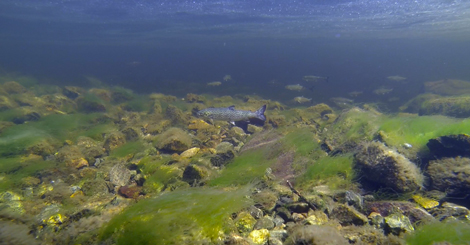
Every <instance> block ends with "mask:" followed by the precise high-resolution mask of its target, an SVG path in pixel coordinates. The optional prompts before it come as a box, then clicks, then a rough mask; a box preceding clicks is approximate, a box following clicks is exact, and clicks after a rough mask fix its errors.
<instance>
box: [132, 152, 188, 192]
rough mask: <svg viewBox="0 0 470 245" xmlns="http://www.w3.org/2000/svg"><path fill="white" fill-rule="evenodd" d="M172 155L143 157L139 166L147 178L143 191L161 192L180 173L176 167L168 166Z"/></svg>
mask: <svg viewBox="0 0 470 245" xmlns="http://www.w3.org/2000/svg"><path fill="white" fill-rule="evenodd" d="M170 160H171V158H170V157H153V156H152V157H151V156H147V157H144V158H142V159H141V160H140V161H139V163H138V167H139V170H140V171H141V173H142V175H143V176H144V178H145V182H144V184H143V191H144V192H145V193H147V194H151V193H159V192H160V191H162V190H163V189H164V188H165V187H166V186H167V185H168V184H169V182H170V181H171V180H173V179H176V177H177V176H178V175H179V172H178V169H177V168H176V167H171V166H168V165H167V164H168V162H169V161H170Z"/></svg>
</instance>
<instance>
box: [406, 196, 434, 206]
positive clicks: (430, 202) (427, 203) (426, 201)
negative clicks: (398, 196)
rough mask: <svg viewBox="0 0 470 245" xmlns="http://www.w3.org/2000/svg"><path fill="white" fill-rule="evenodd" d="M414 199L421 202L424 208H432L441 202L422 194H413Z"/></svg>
mask: <svg viewBox="0 0 470 245" xmlns="http://www.w3.org/2000/svg"><path fill="white" fill-rule="evenodd" d="M412 198H413V200H414V201H415V202H416V203H417V204H419V205H420V206H421V207H423V208H424V209H432V208H435V207H437V206H439V202H438V201H435V200H433V199H430V198H427V197H424V196H421V195H413V196H412Z"/></svg>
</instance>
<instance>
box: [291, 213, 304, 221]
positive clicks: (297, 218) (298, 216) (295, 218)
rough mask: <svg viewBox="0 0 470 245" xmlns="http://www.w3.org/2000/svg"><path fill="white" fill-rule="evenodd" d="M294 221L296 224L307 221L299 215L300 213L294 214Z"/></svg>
mask: <svg viewBox="0 0 470 245" xmlns="http://www.w3.org/2000/svg"><path fill="white" fill-rule="evenodd" d="M292 220H293V221H295V222H300V221H302V220H305V216H303V215H302V214H299V213H293V214H292Z"/></svg>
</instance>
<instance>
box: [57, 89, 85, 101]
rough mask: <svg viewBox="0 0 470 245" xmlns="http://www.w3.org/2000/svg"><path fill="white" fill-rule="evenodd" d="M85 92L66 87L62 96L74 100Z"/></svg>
mask: <svg viewBox="0 0 470 245" xmlns="http://www.w3.org/2000/svg"><path fill="white" fill-rule="evenodd" d="M84 92H85V91H84V90H83V89H82V88H79V87H73V86H65V87H64V88H63V89H62V94H64V95H65V96H67V97H68V98H70V99H72V100H74V99H76V98H77V97H78V96H80V95H81V94H83V93H84Z"/></svg>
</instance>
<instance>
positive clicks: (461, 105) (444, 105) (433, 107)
mask: <svg viewBox="0 0 470 245" xmlns="http://www.w3.org/2000/svg"><path fill="white" fill-rule="evenodd" d="M469 105H470V96H468V95H462V96H451V97H438V98H434V99H430V100H426V101H424V102H423V103H422V104H421V107H420V108H419V115H435V114H439V115H445V116H451V117H457V118H466V117H469V116H470V106H469Z"/></svg>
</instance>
